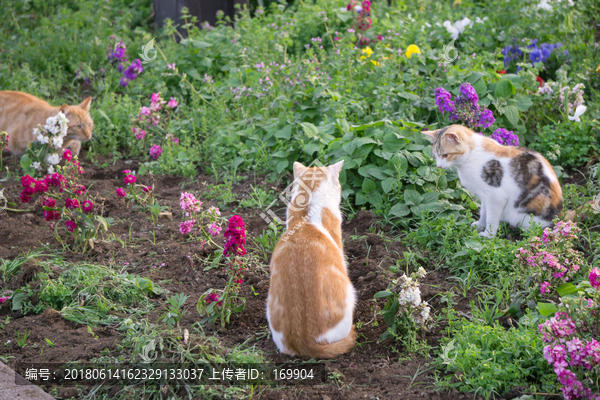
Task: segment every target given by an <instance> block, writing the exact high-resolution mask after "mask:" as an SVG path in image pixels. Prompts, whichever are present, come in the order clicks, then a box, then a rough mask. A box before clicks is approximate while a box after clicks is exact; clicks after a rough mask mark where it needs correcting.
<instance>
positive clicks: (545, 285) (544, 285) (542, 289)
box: [540, 282, 550, 294]
mask: <svg viewBox="0 0 600 400" xmlns="http://www.w3.org/2000/svg"><path fill="white" fill-rule="evenodd" d="M549 287H550V282H542V284H541V285H540V293H541V294H546V293H549V292H550V290H548V288H549Z"/></svg>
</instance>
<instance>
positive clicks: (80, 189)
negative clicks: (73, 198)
mask: <svg viewBox="0 0 600 400" xmlns="http://www.w3.org/2000/svg"><path fill="white" fill-rule="evenodd" d="M73 191H74V192H75V194H76V195H78V196H79V195H82V194H84V193H85V191H86V189H85V186H83V185H78V186H77V187H76V188H75V189H74V190H73Z"/></svg>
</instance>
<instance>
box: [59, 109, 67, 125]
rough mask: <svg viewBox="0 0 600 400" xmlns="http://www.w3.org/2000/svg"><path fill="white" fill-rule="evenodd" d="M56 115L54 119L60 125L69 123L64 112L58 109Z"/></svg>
mask: <svg viewBox="0 0 600 400" xmlns="http://www.w3.org/2000/svg"><path fill="white" fill-rule="evenodd" d="M56 117H57V118H56V120H57V122H58V123H59V124H60V125H67V124H68V123H69V120H68V119H67V116H66V115H65V114H63V112H62V111H59V112H58V115H57V116H56Z"/></svg>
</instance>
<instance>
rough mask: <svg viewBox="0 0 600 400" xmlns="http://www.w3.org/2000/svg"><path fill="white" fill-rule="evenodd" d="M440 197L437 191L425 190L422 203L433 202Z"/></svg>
mask: <svg viewBox="0 0 600 400" xmlns="http://www.w3.org/2000/svg"><path fill="white" fill-rule="evenodd" d="M439 197H440V194H439V193H438V192H427V193H423V203H425V204H427V203H434V202H436V201H437V199H438V198H439Z"/></svg>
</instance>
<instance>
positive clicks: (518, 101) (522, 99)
mask: <svg viewBox="0 0 600 400" xmlns="http://www.w3.org/2000/svg"><path fill="white" fill-rule="evenodd" d="M514 100H515V106H516V107H517V108H518V109H519V111H523V112H525V111H527V110H529V107H531V105H532V104H533V101H531V97H529V96H524V95H522V94H518V95H516V96H515V98H514Z"/></svg>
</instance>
